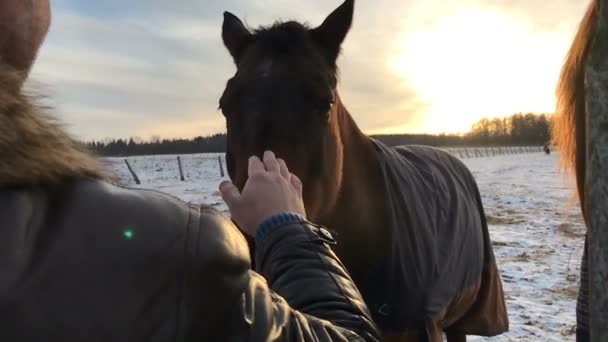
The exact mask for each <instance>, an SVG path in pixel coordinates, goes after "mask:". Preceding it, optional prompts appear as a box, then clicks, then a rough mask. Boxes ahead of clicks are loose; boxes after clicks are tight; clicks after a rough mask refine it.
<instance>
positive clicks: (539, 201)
mask: <svg viewBox="0 0 608 342" xmlns="http://www.w3.org/2000/svg"><path fill="white" fill-rule="evenodd" d="M456 155H457V156H459V155H458V154H457V153H456ZM463 155H464V154H463ZM470 155H471V156H473V153H470ZM218 157H221V159H222V163H224V167H225V161H224V157H223V155H219V154H199V155H184V156H181V160H182V163H183V169H184V176H185V181H184V182H181V181H180V178H179V171H178V166H177V156H149V157H129V158H127V159H128V160H129V162H130V164H131V166H132V167H133V169H134V171H135V172H136V173H137V175H138V176H139V178H140V180H141V182H142V185H139V186H138V185H135V183H134V181H133V179H132V177H131V175H130V174H129V171H128V169H127V167H126V165H125V163H124V158H107V159H105V162H106V163H107V165H108V167H109V168H110V169H111V170H112V172H113V173H114V175H116V177H117V180H118V181H119V182H120V183H122V184H124V185H127V186H133V187H138V188H148V189H155V190H159V191H163V192H166V193H169V194H171V195H173V196H176V197H178V198H181V199H182V200H184V201H186V202H190V203H195V204H207V205H212V206H214V207H216V208H218V209H220V210H222V211H225V210H226V207H225V205H224V204H223V202H222V200H221V197H220V196H219V193H218V192H217V188H218V185H219V183H220V182H221V181H222V180H224V179H227V178H226V177H221V175H220V169H219V162H218ZM557 160H558V156H557V155H556V154H555V153H553V154H551V155H550V156H547V155H545V154H544V153H538V152H537V153H529V154H510V155H497V156H491V157H482V158H465V159H463V162H464V163H465V164H466V165H467V166H468V167H469V168H470V169H471V171H472V172H473V174H474V175H475V178H476V179H477V182H478V184H479V188H480V191H481V194H482V198H483V202H484V206H485V210H486V216H487V218H488V223H489V224H490V234H491V238H492V241H493V244H494V253H495V255H496V258H497V262H498V267H499V269H500V271H501V275H502V279H503V286H504V289H505V295H506V300H507V305H508V310H509V319H510V322H511V324H510V331H509V332H508V333H506V334H503V335H500V336H497V337H492V338H481V337H469V340H473V341H574V340H575V335H574V333H575V330H574V327H575V322H576V321H575V308H576V294H577V290H578V274H579V270H580V260H581V256H582V251H583V242H584V234H585V227H584V224H583V220H582V217H581V215H580V211H579V207H578V203H577V201H576V199H575V194H574V192H573V190H572V188H573V187H572V184H571V182H570V181H569V180H568V178H567V177H566V176H565V175H563V174H561V173H559V172H558V164H557Z"/></svg>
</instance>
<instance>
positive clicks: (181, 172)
mask: <svg viewBox="0 0 608 342" xmlns="http://www.w3.org/2000/svg"><path fill="white" fill-rule="evenodd" d="M177 166H178V167H179V177H180V179H181V181H182V182H183V181H185V180H186V179H185V178H184V170H183V169H182V159H181V158H180V157H179V156H177Z"/></svg>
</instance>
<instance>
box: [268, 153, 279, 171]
mask: <svg viewBox="0 0 608 342" xmlns="http://www.w3.org/2000/svg"><path fill="white" fill-rule="evenodd" d="M264 166H266V170H267V171H268V172H273V173H280V172H281V168H280V166H279V162H278V161H277V157H276V156H275V155H274V153H273V152H272V151H266V152H264Z"/></svg>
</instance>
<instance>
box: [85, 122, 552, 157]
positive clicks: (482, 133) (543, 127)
mask: <svg viewBox="0 0 608 342" xmlns="http://www.w3.org/2000/svg"><path fill="white" fill-rule="evenodd" d="M551 120H552V116H551V115H548V114H540V115H537V114H532V113H528V114H522V113H518V114H514V115H511V116H508V117H504V118H483V119H481V120H479V121H477V122H476V123H475V124H473V126H472V128H471V131H470V132H468V133H466V134H393V135H375V136H372V137H373V138H375V139H378V140H379V141H382V142H383V143H385V144H387V145H389V146H396V145H410V144H415V145H429V146H439V147H441V146H517V145H544V144H546V143H547V142H549V140H550V137H551ZM85 145H86V147H87V148H88V149H90V150H92V151H93V152H95V153H96V154H98V155H100V156H131V155H157V154H192V153H223V152H225V150H226V134H224V133H221V134H214V135H210V136H206V137H202V136H200V137H196V138H193V139H161V138H160V137H153V138H152V139H150V140H149V141H142V140H141V139H137V138H129V139H126V140H125V139H114V140H106V141H104V142H101V141H92V142H85Z"/></svg>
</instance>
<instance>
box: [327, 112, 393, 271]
mask: <svg viewBox="0 0 608 342" xmlns="http://www.w3.org/2000/svg"><path fill="white" fill-rule="evenodd" d="M339 106H340V107H339V108H338V110H339V111H340V112H339V120H340V138H341V140H342V145H343V168H342V187H341V190H340V191H341V192H340V196H339V199H338V201H337V203H336V207H335V210H334V213H333V215H332V217H331V218H330V222H328V224H329V226H330V227H331V228H333V229H335V230H336V231H337V232H338V234H339V238H338V240H339V241H338V246H336V252H337V253H338V255H339V256H340V257H341V258H343V259H344V261H345V263H346V264H347V266H348V267H349V269H352V271H353V276H354V277H357V275H359V276H360V277H365V276H367V275H368V274H365V273H366V271H365V270H366V269H367V270H369V269H370V268H373V267H374V266H375V264H377V262H378V260H380V259H381V258H382V256H383V254H382V252H383V251H384V250H385V248H386V245H387V239H388V235H387V231H386V228H387V224H386V215H385V199H384V198H385V196H384V183H383V178H382V174H381V170H380V166H379V163H378V159H377V156H376V149H375V146H374V143H373V142H372V140H371V139H370V138H369V137H367V136H366V135H365V134H363V132H361V130H360V129H359V128H358V127H357V125H356V123H355V122H354V120H353V118H352V117H351V116H350V114H349V113H348V111H347V110H346V108H345V107H344V106H343V105H342V104H341V103H339ZM349 264H350V265H349Z"/></svg>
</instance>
